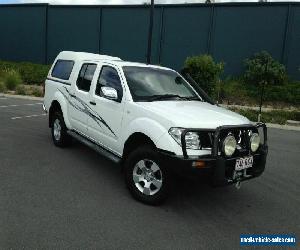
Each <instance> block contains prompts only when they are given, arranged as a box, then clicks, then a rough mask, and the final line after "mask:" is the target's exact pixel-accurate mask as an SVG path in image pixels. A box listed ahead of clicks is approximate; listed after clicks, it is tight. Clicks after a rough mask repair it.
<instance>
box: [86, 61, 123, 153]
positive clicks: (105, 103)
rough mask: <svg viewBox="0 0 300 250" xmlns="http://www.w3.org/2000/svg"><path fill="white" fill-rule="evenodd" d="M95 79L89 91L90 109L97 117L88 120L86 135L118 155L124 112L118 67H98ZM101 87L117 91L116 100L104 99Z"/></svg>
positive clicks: (107, 65)
mask: <svg viewBox="0 0 300 250" xmlns="http://www.w3.org/2000/svg"><path fill="white" fill-rule="evenodd" d="M97 72H98V73H97V79H96V81H94V83H93V88H92V90H91V102H90V108H91V109H93V110H94V111H95V112H96V114H97V116H96V117H90V118H89V119H88V133H89V136H90V137H92V138H93V139H94V140H95V141H96V142H97V143H98V144H100V145H102V146H104V147H106V148H108V149H110V150H111V151H113V152H115V153H117V154H118V152H119V148H120V145H119V143H118V140H119V137H120V133H121V127H122V120H123V111H124V101H123V92H124V88H123V82H122V78H121V77H120V75H121V74H120V71H119V69H118V67H116V66H114V65H111V64H102V65H100V68H99V70H98V71H97ZM101 87H112V88H114V89H116V90H117V93H118V99H117V100H111V99H109V98H106V97H105V96H104V94H103V92H102V91H101Z"/></svg>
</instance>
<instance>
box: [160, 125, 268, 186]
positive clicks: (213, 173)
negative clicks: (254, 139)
mask: <svg viewBox="0 0 300 250" xmlns="http://www.w3.org/2000/svg"><path fill="white" fill-rule="evenodd" d="M260 127H261V128H263V134H264V142H263V144H261V145H260V147H259V149H258V150H257V151H256V152H255V153H252V152H250V150H249V151H248V152H247V153H246V154H243V155H235V156H234V157H230V158H228V157H226V156H224V155H223V154H221V153H220V150H221V149H220V148H219V143H218V142H219V141H220V140H219V139H220V138H219V136H220V134H221V133H222V131H227V130H232V129H253V128H255V129H256V128H260ZM193 131H194V130H193ZM183 145H184V146H185V144H184V143H183ZM159 152H160V155H161V158H162V160H163V161H164V162H165V163H166V164H165V165H166V166H169V169H170V170H171V171H172V172H174V173H176V174H178V175H183V176H187V177H200V176H202V177H207V178H206V180H209V182H210V183H211V184H212V185H213V186H224V185H230V184H233V183H236V182H241V181H245V180H248V179H252V178H255V177H258V176H260V175H261V174H262V173H263V172H264V170H265V165H266V158H267V154H268V146H267V129H266V126H265V124H261V123H260V124H257V125H256V126H223V127H219V128H217V130H216V131H215V133H214V143H213V149H212V153H211V154H210V155H206V156H198V157H197V156H188V155H187V152H186V149H185V148H184V147H183V156H177V155H175V154H172V153H170V152H166V151H159ZM247 156H253V165H252V167H251V168H248V169H244V170H240V171H236V170H235V163H236V160H237V159H239V158H243V157H247Z"/></svg>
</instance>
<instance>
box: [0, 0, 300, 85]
mask: <svg viewBox="0 0 300 250" xmlns="http://www.w3.org/2000/svg"><path fill="white" fill-rule="evenodd" d="M299 25H300V3H247V4H246V3H242V4H209V5H204V4H190V5H159V6H156V7H155V13H154V27H153V40H152V63H154V64H162V65H164V66H169V67H173V68H175V69H180V68H181V67H182V64H183V62H184V60H185V58H186V57H187V56H191V55H198V54H203V53H209V54H212V55H213V56H214V58H215V59H216V60H222V61H224V62H225V63H226V66H225V74H227V75H228V74H229V75H238V74H239V73H241V72H242V70H243V61H244V59H245V58H247V57H249V56H251V55H252V54H253V53H255V52H259V51H261V50H267V51H268V52H270V53H271V54H272V56H273V57H275V58H276V59H278V60H279V61H281V62H282V63H284V64H285V65H286V67H287V69H288V72H289V74H290V75H291V76H292V77H293V78H294V79H298V80H299V79H300V71H299V67H300V26H299ZM148 28H149V7H147V6H141V5H140V6H132V5H131V6H105V5H104V6H53V5H47V4H27V5H0V32H1V33H0V59H3V60H4V59H5V60H14V61H31V62H38V63H51V62H52V60H53V59H54V58H55V56H56V55H57V53H58V52H59V51H61V50H75V51H87V52H95V53H103V54H109V55H114V56H119V57H121V58H122V59H124V60H132V61H140V62H145V61H146V53H147V42H148Z"/></svg>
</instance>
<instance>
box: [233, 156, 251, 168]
mask: <svg viewBox="0 0 300 250" xmlns="http://www.w3.org/2000/svg"><path fill="white" fill-rule="evenodd" d="M252 165H253V156H248V157H244V158H240V159H237V160H236V162H235V170H237V171H239V170H243V169H246V168H251V167H252Z"/></svg>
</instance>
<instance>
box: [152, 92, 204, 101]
mask: <svg viewBox="0 0 300 250" xmlns="http://www.w3.org/2000/svg"><path fill="white" fill-rule="evenodd" d="M173 98H175V99H180V100H186V101H194V100H195V101H200V98H199V97H197V96H180V95H176V94H165V95H152V96H148V97H147V99H146V100H147V101H148V102H152V101H162V100H168V99H173Z"/></svg>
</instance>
